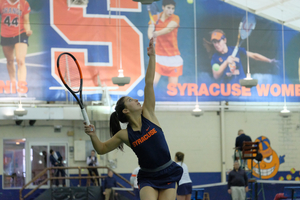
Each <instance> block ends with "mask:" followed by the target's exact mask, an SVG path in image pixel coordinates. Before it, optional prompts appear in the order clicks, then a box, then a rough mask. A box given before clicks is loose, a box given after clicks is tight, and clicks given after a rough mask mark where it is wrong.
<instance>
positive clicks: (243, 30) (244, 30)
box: [231, 14, 256, 57]
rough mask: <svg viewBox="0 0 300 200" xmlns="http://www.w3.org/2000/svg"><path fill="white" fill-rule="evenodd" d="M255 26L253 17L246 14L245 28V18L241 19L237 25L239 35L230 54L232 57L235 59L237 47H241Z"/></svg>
mask: <svg viewBox="0 0 300 200" xmlns="http://www.w3.org/2000/svg"><path fill="white" fill-rule="evenodd" d="M255 25H256V20H255V17H254V15H249V14H248V26H247V18H246V16H244V17H243V19H242V21H241V22H240V25H239V34H238V40H237V43H236V45H235V47H234V50H233V52H232V54H231V55H232V56H233V57H235V56H236V54H237V52H238V50H239V47H240V46H241V45H242V43H243V42H244V40H245V39H247V38H248V37H249V36H250V34H251V33H252V31H253V30H254V28H255Z"/></svg>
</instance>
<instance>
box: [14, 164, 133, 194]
mask: <svg viewBox="0 0 300 200" xmlns="http://www.w3.org/2000/svg"><path fill="white" fill-rule="evenodd" d="M93 168H97V169H98V168H100V169H107V170H111V171H112V172H113V173H114V175H116V176H117V177H119V178H120V179H122V180H123V181H125V182H126V183H128V184H129V185H130V186H132V185H131V183H130V182H129V181H128V180H127V179H125V178H124V177H123V176H121V175H119V174H118V173H116V172H114V171H113V170H112V169H110V168H109V167H100V166H96V167H90V166H87V167H48V168H45V169H44V170H43V171H41V172H40V173H39V174H38V175H36V176H35V177H34V178H33V179H32V180H31V181H29V182H28V183H27V184H26V185H24V186H23V187H22V188H21V189H20V191H19V197H20V200H24V199H26V198H27V197H29V196H30V195H31V194H33V193H34V192H35V191H36V190H38V189H39V188H40V187H41V186H43V185H44V184H45V183H47V182H48V181H50V188H52V180H57V179H58V180H62V179H79V186H81V180H82V179H93V178H101V179H102V178H103V179H104V178H106V176H81V169H93ZM53 169H54V170H55V169H78V176H73V177H53V176H52V174H51V173H49V174H50V177H47V178H46V179H45V180H43V181H42V182H41V183H40V184H39V185H37V186H36V188H34V189H32V190H31V191H30V192H28V193H27V194H26V195H24V197H22V196H23V195H22V193H23V190H24V189H26V187H28V186H29V185H30V184H32V183H33V182H34V181H36V180H37V179H39V178H40V177H41V176H43V175H44V174H45V173H47V172H48V171H50V172H51V170H53ZM117 185H118V186H120V187H121V188H126V187H125V186H123V185H122V184H120V183H119V182H117ZM128 193H130V194H132V195H133V196H134V195H135V194H134V193H133V192H131V191H128Z"/></svg>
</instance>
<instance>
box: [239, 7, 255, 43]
mask: <svg viewBox="0 0 300 200" xmlns="http://www.w3.org/2000/svg"><path fill="white" fill-rule="evenodd" d="M241 23H242V24H241V26H240V28H239V29H240V35H241V39H242V40H244V39H246V38H247V37H249V36H250V34H251V32H252V31H253V30H254V29H255V25H256V20H255V16H254V15H253V14H249V13H248V26H247V17H246V16H244V17H243V19H242V22H241Z"/></svg>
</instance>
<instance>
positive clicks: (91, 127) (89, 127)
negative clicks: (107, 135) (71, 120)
mask: <svg viewBox="0 0 300 200" xmlns="http://www.w3.org/2000/svg"><path fill="white" fill-rule="evenodd" d="M83 124H84V132H85V133H86V134H88V135H89V136H94V135H96V133H95V126H94V125H93V124H90V125H86V122H84V123H83Z"/></svg>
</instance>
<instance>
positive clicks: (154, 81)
mask: <svg viewBox="0 0 300 200" xmlns="http://www.w3.org/2000/svg"><path fill="white" fill-rule="evenodd" d="M160 77H161V75H160V74H159V73H157V72H155V75H154V80H153V85H154V86H156V85H157V83H158V81H159V79H160Z"/></svg>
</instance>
